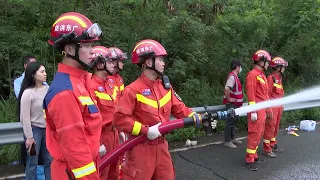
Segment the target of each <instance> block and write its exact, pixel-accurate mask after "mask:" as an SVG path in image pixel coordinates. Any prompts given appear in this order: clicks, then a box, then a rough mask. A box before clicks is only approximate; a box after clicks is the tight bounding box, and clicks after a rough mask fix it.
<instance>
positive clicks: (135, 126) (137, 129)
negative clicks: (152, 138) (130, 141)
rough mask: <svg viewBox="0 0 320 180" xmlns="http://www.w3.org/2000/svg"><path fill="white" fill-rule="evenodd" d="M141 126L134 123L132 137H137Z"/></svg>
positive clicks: (136, 122)
mask: <svg viewBox="0 0 320 180" xmlns="http://www.w3.org/2000/svg"><path fill="white" fill-rule="evenodd" d="M141 127H142V124H141V123H140V122H138V121H134V125H133V129H132V132H131V134H132V135H134V136H138V135H139V133H140V130H141Z"/></svg>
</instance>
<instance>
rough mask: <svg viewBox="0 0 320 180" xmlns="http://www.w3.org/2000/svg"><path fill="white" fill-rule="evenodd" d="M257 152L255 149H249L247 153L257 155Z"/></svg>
mask: <svg viewBox="0 0 320 180" xmlns="http://www.w3.org/2000/svg"><path fill="white" fill-rule="evenodd" d="M256 151H257V150H255V149H247V153H249V154H255V153H256Z"/></svg>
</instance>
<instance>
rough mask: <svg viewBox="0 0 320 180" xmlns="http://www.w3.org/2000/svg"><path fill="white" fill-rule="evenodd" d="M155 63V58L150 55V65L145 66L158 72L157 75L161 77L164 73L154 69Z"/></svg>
mask: <svg viewBox="0 0 320 180" xmlns="http://www.w3.org/2000/svg"><path fill="white" fill-rule="evenodd" d="M155 64H156V58H155V57H152V66H151V67H149V66H146V68H147V69H150V70H153V71H154V72H156V73H157V74H158V76H159V77H162V76H163V75H164V74H163V73H162V72H160V71H158V70H157V69H156V66H155Z"/></svg>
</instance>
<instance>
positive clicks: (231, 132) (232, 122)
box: [224, 104, 238, 142]
mask: <svg viewBox="0 0 320 180" xmlns="http://www.w3.org/2000/svg"><path fill="white" fill-rule="evenodd" d="M229 108H237V107H236V106H234V105H233V104H227V109H229ZM237 120H238V116H235V117H228V118H227V119H226V126H225V128H224V140H225V142H229V141H231V140H233V139H234V136H235V127H236V122H237Z"/></svg>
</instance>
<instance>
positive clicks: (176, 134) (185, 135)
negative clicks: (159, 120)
mask: <svg viewBox="0 0 320 180" xmlns="http://www.w3.org/2000/svg"><path fill="white" fill-rule="evenodd" d="M201 136H204V131H202V130H201V129H197V128H196V127H188V128H183V129H177V130H174V131H172V132H171V133H170V134H167V135H166V139H167V140H168V141H183V140H187V139H193V138H197V137H201Z"/></svg>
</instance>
